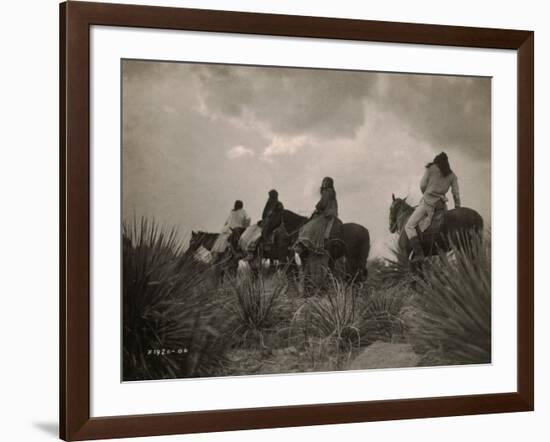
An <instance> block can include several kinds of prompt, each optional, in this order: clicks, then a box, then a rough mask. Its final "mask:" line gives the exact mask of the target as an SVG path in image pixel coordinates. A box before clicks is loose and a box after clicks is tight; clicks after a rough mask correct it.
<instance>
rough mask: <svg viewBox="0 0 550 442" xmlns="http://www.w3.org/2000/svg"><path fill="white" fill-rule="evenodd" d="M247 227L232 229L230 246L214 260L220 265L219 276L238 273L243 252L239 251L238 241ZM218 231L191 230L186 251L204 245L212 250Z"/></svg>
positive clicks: (190, 251)
mask: <svg viewBox="0 0 550 442" xmlns="http://www.w3.org/2000/svg"><path fill="white" fill-rule="evenodd" d="M244 230H245V229H241V228H235V229H231V234H230V235H229V238H228V239H227V242H228V247H227V249H226V251H225V253H223V254H222V255H221V256H219V257H217V259H216V260H215V261H213V262H212V264H214V265H218V267H219V270H220V272H219V276H220V278H221V279H223V277H224V276H225V275H227V274H236V272H237V268H238V265H239V259H240V258H242V256H241V254H240V253H239V252H238V242H239V238H240V237H241V235H242V233H243V232H244ZM218 236H219V234H218V233H211V232H202V231H198V232H195V231H193V232H191V239H190V241H189V248H188V249H187V251H186V253H193V254H194V253H195V252H197V251H198V249H199V248H200V247H201V246H202V247H204V248H205V249H206V250H208V251H211V250H212V247H213V246H214V243H215V242H216V240H217V239H218Z"/></svg>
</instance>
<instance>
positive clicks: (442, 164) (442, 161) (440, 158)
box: [426, 152, 453, 176]
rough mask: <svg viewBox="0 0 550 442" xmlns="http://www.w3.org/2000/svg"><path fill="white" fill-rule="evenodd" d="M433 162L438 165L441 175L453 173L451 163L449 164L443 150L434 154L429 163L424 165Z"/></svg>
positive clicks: (427, 165)
mask: <svg viewBox="0 0 550 442" xmlns="http://www.w3.org/2000/svg"><path fill="white" fill-rule="evenodd" d="M433 164H435V165H436V166H437V167H439V170H440V171H441V174H442V175H443V176H448V175H450V174H451V173H453V171H452V169H451V165H450V164H449V157H447V154H446V153H445V152H441V153H440V154H439V155H436V156H435V158H434V160H433V161H432V162H431V163H428V164H426V167H430V166H431V165H433Z"/></svg>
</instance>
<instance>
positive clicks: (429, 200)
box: [405, 152, 460, 260]
mask: <svg viewBox="0 0 550 442" xmlns="http://www.w3.org/2000/svg"><path fill="white" fill-rule="evenodd" d="M449 188H451V189H452V194H453V200H454V203H455V207H460V192H459V188H458V178H457V176H456V175H455V174H454V172H453V171H452V170H451V166H450V164H449V159H448V157H447V154H446V153H445V152H441V153H440V154H439V155H437V156H436V157H435V158H434V160H433V162H431V163H429V164H427V165H426V170H425V171H424V176H423V177H422V179H421V180H420V190H421V192H422V198H421V200H420V203H419V204H418V206H417V207H416V208H415V209H414V212H413V213H412V215H411V217H410V218H409V219H408V221H407V223H406V224H405V232H406V234H407V237H408V238H409V241H410V244H411V247H412V249H413V251H414V256H415V260H422V259H423V258H424V251H423V250H422V245H421V243H420V240H419V238H418V235H417V231H416V228H417V226H418V227H419V228H420V230H421V231H422V232H423V231H424V230H426V229H427V228H428V227H429V226H430V224H431V221H432V217H433V214H434V212H435V210H437V209H445V207H446V202H447V198H446V196H445V194H446V193H447V192H448V191H449Z"/></svg>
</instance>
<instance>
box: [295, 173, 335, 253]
mask: <svg viewBox="0 0 550 442" xmlns="http://www.w3.org/2000/svg"><path fill="white" fill-rule="evenodd" d="M320 193H321V199H320V200H319V202H318V203H317V204H316V205H315V211H314V212H313V214H312V215H311V218H310V220H309V221H308V222H307V223H306V224H304V225H303V226H302V228H301V229H300V232H299V234H298V240H297V241H296V246H295V249H296V251H297V252H298V253H300V252H301V251H302V250H303V248H304V247H305V248H307V249H310V250H312V251H314V252H316V253H324V245H325V239H328V237H329V235H330V232H331V230H332V226H333V225H334V221H335V220H336V219H337V217H338V201H337V199H336V190H335V189H334V180H333V179H332V178H330V177H325V178H323V181H322V183H321V189H320Z"/></svg>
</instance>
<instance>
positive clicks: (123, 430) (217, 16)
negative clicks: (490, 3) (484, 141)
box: [59, 1, 534, 440]
mask: <svg viewBox="0 0 550 442" xmlns="http://www.w3.org/2000/svg"><path fill="white" fill-rule="evenodd" d="M92 25H105V26H121V27H138V28H157V29H173V30H194V31H206V32H227V33H243V34H265V35H274V36H289V37H308V38H325V39H346V40H358V41H374V42H388V43H415V44H429V45H445V46H462V47H473V48H498V49H511V50H516V51H517V54H518V64H517V69H518V71H517V74H518V77H517V78H518V100H517V106H518V109H517V115H518V131H517V133H518V140H517V149H518V150H517V155H518V169H517V174H518V175H517V176H518V207H517V226H518V230H517V241H518V259H517V266H518V267H517V270H518V287H517V309H518V317H517V321H518V339H517V343H518V348H517V355H518V366H517V391H515V392H502V393H499V394H480V395H468V396H456V397H435V398H414V399H407V400H382V401H368V402H354V403H334V404H313V405H300V406H282V407H269V408H251V409H231V410H216V411H202V412H185V413H174V414H152V415H139V416H111V417H101V418H91V417H90V252H91V251H90V96H89V87H90V26H92ZM533 66H534V34H533V32H530V31H518V30H501V29H484V28H468V27H455V26H440V25H425V24H408V23H392V22H378V21H365V20H349V19H333V18H318V17H304V16H288V15H271V14H255V13H241V12H225V11H212V10H196V9H180V8H165V7H150V6H133V5H118V4H105V3H87V2H77V1H70V2H67V3H63V4H61V5H60V103H61V105H60V128H59V130H60V437H61V438H62V439H65V440H84V439H100V438H118V437H133V436H153V435H166V434H178V433H195V432H210V431H224V430H240V429H258V428H272V427H290V426H302V425H321V424H336V423H350V422H365V421H380V420H391V419H411V418H422V417H438V416H451V415H470V414H482V413H503V412H514V411H530V410H533V408H534V346H533V341H534V338H533V334H534V327H533V320H534V311H533V309H534V296H533V293H534V289H533V259H534V258H533V256H534V252H533V250H534V249H533V242H534V240H533V232H534V220H533V215H534V196H533V195H534V179H533V172H534V166H533V162H534V147H533V143H534V136H533V133H534V130H533V126H534V116H533V109H534V105H533V102H534V71H533Z"/></svg>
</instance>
